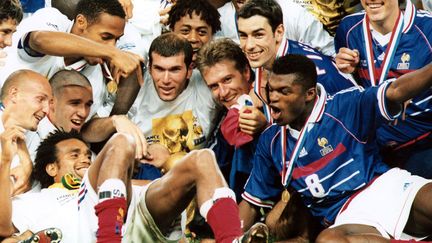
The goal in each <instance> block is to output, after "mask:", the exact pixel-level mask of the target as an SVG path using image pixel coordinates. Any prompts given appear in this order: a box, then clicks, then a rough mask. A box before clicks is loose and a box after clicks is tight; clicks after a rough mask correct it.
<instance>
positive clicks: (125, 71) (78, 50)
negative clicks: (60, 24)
mask: <svg viewBox="0 0 432 243" xmlns="http://www.w3.org/2000/svg"><path fill="white" fill-rule="evenodd" d="M29 35H30V36H29V37H27V38H28V46H29V47H30V49H31V50H30V51H34V52H37V53H42V54H45V55H52V56H63V57H87V58H90V59H92V60H93V61H94V62H96V63H102V62H103V61H108V62H109V63H110V64H111V65H112V66H114V67H115V70H117V72H116V73H113V76H114V77H116V78H118V77H119V76H118V75H117V73H119V74H120V76H122V77H127V76H129V75H130V74H131V73H132V72H133V71H134V70H136V69H137V68H139V67H140V63H141V62H143V61H144V59H143V57H140V56H138V55H136V54H133V53H130V52H125V51H121V50H119V49H118V48H116V47H115V46H114V44H113V45H109V44H101V43H97V42H95V41H92V40H89V39H86V38H83V37H80V36H77V35H74V34H70V33H63V32H57V31H33V32H30V33H29ZM112 41H113V43H115V40H112ZM117 80H118V79H117Z"/></svg>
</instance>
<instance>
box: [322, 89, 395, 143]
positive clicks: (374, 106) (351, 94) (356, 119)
mask: <svg viewBox="0 0 432 243" xmlns="http://www.w3.org/2000/svg"><path fill="white" fill-rule="evenodd" d="M389 85H390V82H385V83H383V84H382V85H380V86H374V87H369V88H366V89H364V90H357V89H349V90H345V91H342V92H339V93H337V94H336V95H334V96H333V97H330V98H329V99H331V100H333V101H332V102H334V105H333V106H332V108H331V110H329V111H328V113H329V115H330V116H332V114H345V115H344V116H343V120H342V121H339V122H340V123H341V124H342V125H343V126H344V127H345V128H346V130H348V131H352V133H353V134H352V135H353V136H355V137H356V138H358V139H360V140H362V141H364V142H366V139H367V138H368V137H369V136H370V135H371V134H375V131H376V129H377V127H378V126H380V125H381V124H382V123H385V122H391V121H393V120H394V119H395V118H396V117H397V116H398V115H399V114H391V113H390V112H389V111H388V109H387V100H386V98H385V92H386V90H387V88H388V87H389ZM335 117H336V116H335ZM335 119H336V120H337V118H335Z"/></svg>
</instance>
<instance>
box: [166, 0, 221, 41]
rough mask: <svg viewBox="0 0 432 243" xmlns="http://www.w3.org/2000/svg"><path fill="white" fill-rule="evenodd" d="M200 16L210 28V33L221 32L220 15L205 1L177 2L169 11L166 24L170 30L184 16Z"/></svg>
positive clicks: (187, 0) (180, 0) (186, 0)
mask: <svg viewBox="0 0 432 243" xmlns="http://www.w3.org/2000/svg"><path fill="white" fill-rule="evenodd" d="M194 12H195V14H196V15H198V16H200V17H201V19H202V20H204V21H205V22H206V23H207V24H208V25H209V26H210V27H211V28H212V33H213V34H214V33H216V32H217V31H219V30H221V22H220V14H219V12H218V11H217V9H216V8H215V7H213V5H211V4H210V3H209V2H208V1H207V0H178V1H177V2H176V4H175V5H174V6H173V7H172V9H171V10H170V11H169V17H168V24H169V26H170V28H171V29H174V25H175V24H176V23H177V22H178V21H179V20H180V19H181V18H182V17H184V16H186V14H188V15H189V16H190V17H191V18H192V14H193V13H194Z"/></svg>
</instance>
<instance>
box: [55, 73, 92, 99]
mask: <svg viewBox="0 0 432 243" xmlns="http://www.w3.org/2000/svg"><path fill="white" fill-rule="evenodd" d="M49 83H50V85H51V88H52V90H53V93H54V96H57V94H59V91H60V90H62V89H63V88H64V87H69V86H80V87H92V85H91V83H90V81H89V80H88V79H87V77H86V76H84V75H83V74H82V73H80V72H78V71H76V70H66V69H63V70H60V71H58V72H56V73H55V74H54V75H53V76H52V77H51V78H50V79H49Z"/></svg>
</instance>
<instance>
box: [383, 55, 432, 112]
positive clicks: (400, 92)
mask: <svg viewBox="0 0 432 243" xmlns="http://www.w3.org/2000/svg"><path fill="white" fill-rule="evenodd" d="M431 86H432V63H429V64H428V65H426V66H425V67H423V68H421V69H418V70H416V71H414V72H411V73H407V74H404V75H402V76H401V77H399V78H398V79H397V80H396V81H394V82H392V83H391V85H390V86H389V88H388V89H387V91H386V94H385V95H386V99H387V102H388V104H387V106H388V107H389V109H390V111H391V112H392V113H393V112H394V111H396V112H397V111H398V110H399V109H400V104H401V103H403V102H405V101H407V100H409V99H411V98H414V97H415V96H417V95H418V94H419V93H421V92H422V91H424V90H427V89H430V88H431ZM396 112H394V113H396Z"/></svg>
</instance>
